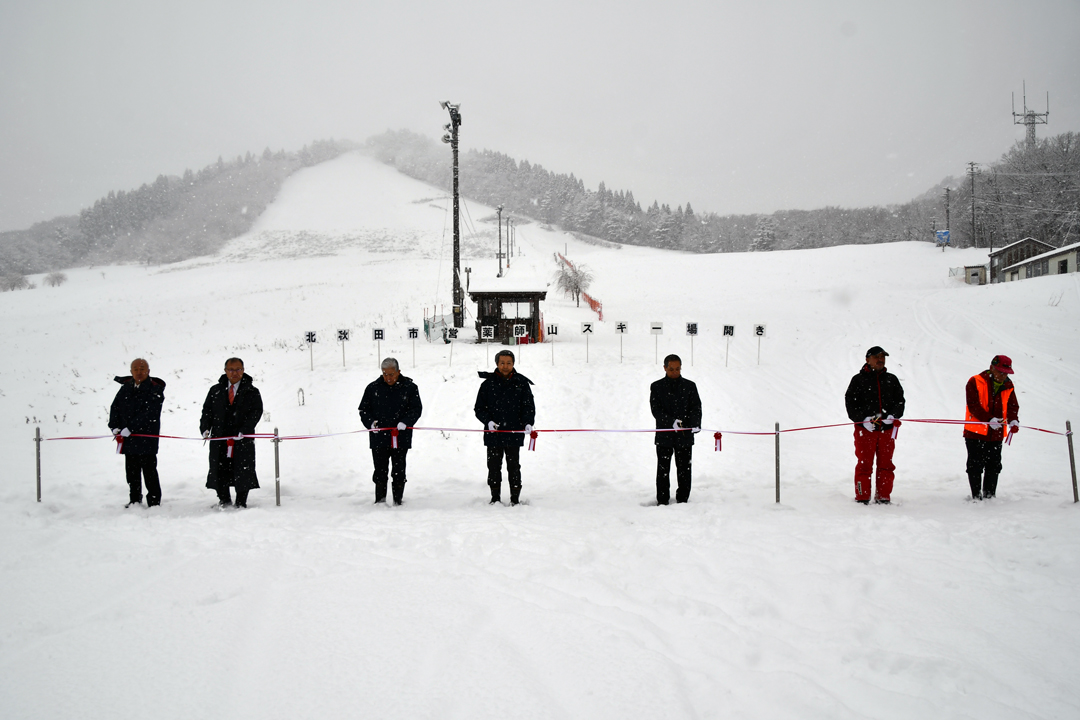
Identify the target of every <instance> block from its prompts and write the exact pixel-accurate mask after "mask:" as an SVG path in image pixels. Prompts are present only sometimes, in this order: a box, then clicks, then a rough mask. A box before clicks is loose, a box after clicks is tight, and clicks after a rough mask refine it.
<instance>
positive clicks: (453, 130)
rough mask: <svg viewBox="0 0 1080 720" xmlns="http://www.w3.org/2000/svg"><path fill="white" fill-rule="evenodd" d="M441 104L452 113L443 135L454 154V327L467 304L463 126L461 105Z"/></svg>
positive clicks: (459, 322)
mask: <svg viewBox="0 0 1080 720" xmlns="http://www.w3.org/2000/svg"><path fill="white" fill-rule="evenodd" d="M439 106H440V107H442V108H443V109H444V110H446V111H447V112H448V113H450V122H449V123H447V124H446V125H444V126H443V127H444V129H445V130H446V131H447V132H446V134H445V135H443V137H442V140H443V142H444V143H449V144H450V149H451V150H452V151H453V154H454V327H456V328H459V327H464V322H463V314H464V313H463V312H462V308H463V306H464V305H465V293H463V292H462V291H461V223H460V215H459V213H458V127H460V126H461V112H460V108H461V105H460V104H459V105H455V104H453V103H451V102H449V101H448V100H444V101H442V102H440V103H439Z"/></svg>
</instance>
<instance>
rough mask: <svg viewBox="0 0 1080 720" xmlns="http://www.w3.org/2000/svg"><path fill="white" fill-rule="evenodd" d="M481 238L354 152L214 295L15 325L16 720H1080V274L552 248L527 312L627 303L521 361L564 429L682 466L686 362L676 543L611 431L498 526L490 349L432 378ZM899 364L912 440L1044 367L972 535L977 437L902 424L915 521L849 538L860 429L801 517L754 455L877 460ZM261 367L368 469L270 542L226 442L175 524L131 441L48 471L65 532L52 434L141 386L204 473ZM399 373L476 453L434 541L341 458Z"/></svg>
mask: <svg viewBox="0 0 1080 720" xmlns="http://www.w3.org/2000/svg"><path fill="white" fill-rule="evenodd" d="M449 216H450V213H449V201H448V198H447V197H446V196H445V194H444V193H443V192H441V191H439V190H437V189H434V188H432V187H430V186H428V185H425V184H423V183H420V182H418V181H416V180H412V179H409V178H407V177H405V176H403V175H401V174H399V173H398V172H396V171H394V170H393V169H392V168H390V167H388V166H386V165H384V164H381V163H378V162H377V161H375V160H374V159H372V158H370V157H366V156H364V155H360V154H355V153H353V154H348V155H345V156H342V157H340V158H338V159H336V160H333V161H330V162H327V163H323V164H320V165H317V166H314V167H310V168H305V169H303V170H300V171H298V172H296V173H295V174H293V175H292V176H290V177H289V178H288V179H287V180H286V181H285V182H284V183H283V185H282V187H281V190H280V192H279V194H278V195H277V196H276V199H275V200H274V201H273V202H272V203H271V204H270V205H269V206H268V207H267V209H266V211H265V212H264V213H263V214H262V216H261V217H260V218H259V220H258V221H257V222H256V223H255V224H254V225H253V227H252V228H251V230H250V231H249V232H247V233H246V234H245V235H243V236H242V237H240V238H238V239H236V240H234V241H232V242H229V243H227V244H226V245H225V247H224V248H223V249H222V250H221V252H219V253H218V254H217V255H215V256H212V257H205V258H195V259H191V260H187V261H183V262H179V263H175V264H172V265H169V266H166V267H153V266H138V265H119V266H101V267H96V268H93V269H87V268H83V269H76V270H70V271H68V276H69V280H68V282H67V283H65V284H64V285H62V286H60V287H55V288H45V287H42V288H40V289H38V290H35V291H34V292H32V293H30V292H15V293H3V294H0V331H2V333H3V336H4V337H5V338H7V348H8V350H7V352H6V353H5V355H4V359H3V360H2V361H0V363H2V364H0V368H2V373H0V378H2V382H0V398H2V401H3V404H4V408H5V410H6V412H4V413H3V414H0V437H2V438H3V439H2V440H0V451H2V453H3V457H4V458H6V462H5V464H4V467H3V471H2V474H0V548H2V549H0V571H2V577H3V578H4V582H3V583H0V606H2V607H4V608H5V612H4V613H2V614H0V670H2V672H0V707H3V708H5V710H4V713H5V714H6V715H10V716H11V717H19V718H56V717H81V718H97V717H102V718H105V717H108V718H110V720H117V719H118V718H145V717H154V718H160V719H165V718H191V717H232V718H260V720H265V719H267V718H295V717H372V718H374V717H380V718H417V717H445V718H458V717H460V718H466V717H467V718H473V719H479V720H483V719H485V718H502V717H508V716H510V717H518V716H526V715H527V716H531V717H540V718H568V717H580V718H607V717H611V718H649V719H653V718H664V717H672V718H676V717H677V718H685V717H760V718H777V717H791V718H800V719H806V718H821V719H823V720H824V719H828V720H837V719H842V718H852V719H854V718H867V717H874V718H927V717H969V716H970V717H979V718H1002V719H1005V718H1008V719H1010V720H1011V719H1013V718H1045V717H1072V716H1075V715H1076V714H1077V713H1078V712H1080V702H1078V700H1077V695H1076V693H1075V692H1074V691H1073V690H1072V672H1073V668H1075V667H1077V666H1078V665H1080V650H1078V649H1077V648H1078V647H1080V612H1078V611H1077V610H1076V607H1075V606H1076V603H1075V598H1076V597H1077V595H1078V593H1080V515H1078V511H1077V506H1075V505H1074V504H1073V503H1072V488H1071V484H1070V483H1071V481H1070V477H1069V470H1068V454H1067V450H1066V444H1065V439H1064V438H1063V437H1062V436H1060V435H1052V434H1049V433H1042V432H1037V431H1035V430H1033V429H1032V428H1044V429H1048V430H1052V431H1055V432H1061V431H1063V430H1064V424H1065V421H1066V419H1070V418H1071V419H1072V420H1073V421H1074V423H1075V422H1080V402H1078V394H1080V275H1077V274H1073V275H1060V276H1051V277H1044V278H1038V279H1034V280H1030V281H1023V282H1018V283H1008V284H1002V285H995V286H986V287H971V286H966V285H964V284H962V283H959V282H958V281H956V280H955V279H951V278H949V275H948V270H949V268H950V267H953V266H957V265H964V264H975V263H980V262H984V261H985V257H986V253H985V251H979V250H952V249H950V250H948V251H946V252H942V251H941V250H939V249H935V248H934V247H933V246H932V245H930V244H928V243H915V242H911V243H891V244H887V245H877V246H846V247H835V248H827V249H819V250H800V251H776V252H771V253H744V254H714V255H696V254H690V253H685V252H677V251H665V250H658V249H655V248H644V247H632V246H624V247H621V248H610V247H601V246H598V245H593V244H586V243H584V242H581V241H578V240H576V239H575V238H574V237H572V236H570V235H568V234H566V233H562V232H558V231H554V230H546V229H544V228H543V227H540V226H538V225H536V224H526V223H522V224H520V225H519V226H518V232H517V235H518V243H519V248H520V249H521V251H522V255H520V256H518V257H515V258H513V259H512V262H511V266H510V269H509V270H508V271H507V277H508V278H511V279H514V278H525V277H530V278H533V279H539V280H545V279H548V280H549V279H550V277H551V275H552V274H553V273H554V271H555V269H556V265H555V263H554V260H553V253H555V252H565V253H566V254H567V256H568V257H569V258H570V259H571V260H573V261H575V262H583V263H586V264H587V265H588V266H589V267H591V268H592V270H593V272H594V273H595V275H596V280H595V282H594V285H593V287H592V288H591V289H590V294H593V295H595V296H596V297H598V298H600V299H601V300H602V301H603V303H604V315H605V321H604V322H603V323H598V324H597V334H596V335H595V336H594V337H592V338H591V339H590V340H589V346H588V350H587V352H588V355H587V356H586V345H585V342H584V340H583V339H582V337H581V336H580V334H579V332H578V328H579V324H580V323H581V322H582V321H587V320H588V321H595V320H596V316H595V314H593V313H592V311H590V310H588V309H587V308H584V307H582V308H576V307H575V306H574V305H573V303H572V302H571V301H570V300H569V299H567V298H561V297H558V296H556V295H555V293H550V294H549V295H548V299H547V301H546V302H545V303H544V304H543V306H542V308H543V311H544V319H545V321H546V322H547V323H557V324H558V325H559V327H560V330H559V335H558V336H557V339H556V340H555V341H554V342H553V343H544V344H542V345H531V346H522V347H518V348H515V351H516V352H517V353H518V360H519V362H518V366H517V368H518V370H520V371H521V372H522V373H523V374H525V375H527V376H528V377H529V378H530V379H532V380H533V381H534V382H535V386H534V388H533V390H534V393H535V395H536V399H537V408H538V410H537V427H538V428H540V429H545V430H550V429H604V430H629V429H647V428H650V427H652V418H651V416H650V414H649V409H648V383H650V382H651V381H653V380H655V379H657V378H659V377H660V375H661V374H662V371H661V369H660V363H659V362H658V358H663V356H664V355H665V354H667V353H669V352H675V353H678V354H680V355H681V356H682V357H683V360H684V364H685V367H684V374H685V376H686V377H688V378H690V379H692V380H694V381H695V382H697V384H698V387H699V389H700V392H701V396H702V398H703V402H704V406H705V413H704V420H703V426H704V427H705V428H706V430H705V432H703V433H702V434H701V435H700V436H699V440H698V443H697V445H696V447H695V461H696V462H695V463H694V491H693V495H692V496H691V501H690V503H688V504H686V505H681V506H670V507H665V508H658V507H655V506H651V507H650V506H649V505H648V501H649V499H650V498H651V497H652V496H653V490H654V488H653V473H654V465H655V454H654V450H653V447H652V444H651V437H650V434H648V433H617V432H609V433H608V432H605V433H542V434H541V435H540V437H539V439H538V442H537V447H536V451H535V452H526V453H523V458H522V460H523V461H522V465H523V475H524V490H523V498H524V499H525V500H526V501H527V504H525V505H522V506H518V507H514V508H511V507H503V506H495V507H490V506H488V505H487V497H486V495H487V488H486V486H485V485H484V472H485V469H484V454H483V448H482V445H481V439H480V437H479V436H478V435H477V434H476V433H475V432H469V433H466V432H457V431H456V430H453V429H471V430H478V429H479V424H478V423H477V421H476V420H475V418H473V416H472V405H473V401H474V399H475V394H476V389H477V386H478V382H479V381H478V378H477V375H476V372H477V371H478V370H484V369H489V368H490V366H491V357H492V355H493V354H494V351H495V348H493V347H491V346H488V345H478V344H474V343H470V342H459V343H456V344H454V345H452V346H450V345H444V344H442V343H441V342H436V343H428V342H426V341H425V340H424V339H422V338H421V339H420V340H417V341H416V342H415V343H413V342H412V341H410V340H408V339H407V329H408V328H409V327H423V319H424V316H425V314H426V313H427V314H430V312H431V310H432V308H435V307H440V306H443V305H444V304H446V311H447V312H448V311H449V307H448V303H449V297H450V271H451V250H450V237H451V232H450V219H449ZM462 216H463V218H465V222H466V231H465V237H464V243H463V247H464V249H463V261H462V264H463V265H464V266H468V267H471V268H472V269H473V273H472V278H473V279H474V280H476V279H477V278H481V277H484V276H487V277H489V278H490V276H492V275H494V274H495V272H496V260H495V258H494V256H493V255H494V249H495V231H496V228H495V225H494V223H493V222H492V221H491V219H490V218H492V217H494V215H493V210H492V209H491V208H489V207H484V206H480V205H477V204H475V203H471V202H467V203H466V204H465V207H464V208H463V211H462ZM34 280H35V281H37V282H38V283H39V285H40V278H34ZM470 312H472V311H471V309H470ZM620 321H622V322H626V323H628V325H629V328H630V332H629V334H628V335H626V336H624V337H623V338H622V340H621V341H620V338H619V336H618V335H617V334H616V333H615V330H614V325H615V323H617V322H620ZM655 321H660V322H663V323H664V334H663V335H660V336H654V335H651V334H650V333H649V324H650V323H651V322H655ZM687 322H697V323H698V326H699V333H700V334H699V335H698V336H697V337H696V339H695V340H694V344H693V348H692V349H691V345H690V340H689V338H688V337H687V336H686V335H685V334H684V325H685V323H687ZM755 324H764V325H765V326H766V327H767V332H766V335H765V337H764V339H763V340H761V342H760V346H759V344H758V342H757V341H756V340H755V339H753V338H752V336H751V332H750V329H751V326H752V325H755ZM724 325H733V326H734V327H735V335H734V337H733V338H731V340H730V344H729V342H728V340H727V339H725V337H724V336H723V334H722V328H723V326H724ZM342 328H348V329H350V330H351V331H352V337H351V340H350V341H349V342H348V343H346V344H345V347H344V353H345V364H344V366H343V362H342V349H343V348H342V346H341V345H340V344H339V343H336V342H334V341H333V339H334V337H335V334H336V330H338V329H342ZM373 328H383V329H385V331H386V334H387V340H386V341H384V342H382V343H381V345H378V346H377V345H376V343H375V342H373V341H372V340H371V330H372V329H373ZM308 331H316V332H317V333H318V338H319V342H318V343H316V345H315V346H314V347H313V348H312V349H311V352H310V354H309V349H308V347H307V346H305V345H304V343H303V338H304V334H305V333H306V332H308ZM874 344H880V345H882V346H884V347H885V348H886V349H887V350H888V351H889V352H890V353H891V355H890V357H889V367H890V370H891V371H892V372H894V373H896V374H897V375H898V377H899V378H900V380H901V382H902V383H903V384H904V387H905V390H906V393H907V397H908V411H907V416H906V419H907V420H913V419H924V418H957V417H960V416H961V415H962V411H963V386H964V383H965V382H966V380H967V378H968V377H969V376H970V375H972V374H973V373H975V372H978V371H980V370H982V369H985V367H986V365H987V363H988V361H989V359H990V358H991V357H992V356H993V355H995V354H997V353H1006V354H1009V355H1011V356H1012V358H1013V360H1014V365H1015V367H1016V371H1017V373H1016V376H1015V381H1016V386H1017V395H1018V398H1019V402H1020V418H1021V422H1022V423H1023V424H1024V425H1025V426H1027V429H1025V430H1023V431H1022V432H1021V433H1020V434H1018V435H1017V437H1016V439H1015V441H1014V442H1013V443H1012V445H1011V446H1009V447H1007V448H1005V453H1004V455H1005V459H1004V463H1005V469H1004V472H1003V473H1002V477H1001V484H1000V486H999V492H998V498H997V499H996V500H995V501H993V502H988V503H982V504H976V503H971V502H969V501H968V500H967V499H966V492H967V491H966V479H965V477H964V446H963V441H962V439H961V433H960V430H959V428H957V427H954V426H948V425H936V424H920V423H916V422H905V423H904V425H903V428H902V431H901V433H900V438H899V440H898V445H897V452H896V465H897V468H898V469H897V481H896V489H895V491H894V494H893V498H894V500H895V501H896V504H894V505H893V506H889V507H882V506H870V507H864V506H862V505H858V504H856V503H855V502H853V488H852V479H851V477H852V469H853V467H854V457H853V453H852V440H851V431H850V429H849V428H848V427H836V428H829V429H821V430H807V431H801V432H792V433H788V434H784V435H783V436H782V438H781V447H782V464H781V476H782V498H781V499H782V502H780V503H779V504H777V503H775V502H774V472H775V461H774V455H773V447H774V438H773V436H772V435H765V436H755V435H743V434H740V433H743V432H764V433H770V432H771V431H772V429H773V424H774V423H777V422H778V423H780V425H781V427H783V428H797V427H807V426H815V425H826V424H832V423H843V422H845V420H846V418H845V417H844V406H843V393H844V389H845V388H846V386H847V383H848V380H849V379H850V377H851V375H852V374H854V373H855V372H856V371H857V370H858V369H859V367H860V366H861V363H862V360H863V356H864V353H865V350H866V348H867V347H869V346H870V345H874ZM759 352H760V360H759ZM414 353H415V356H414ZM234 354H235V355H239V356H240V357H242V358H243V359H244V360H245V363H246V369H247V372H248V373H249V374H250V375H251V376H252V377H253V378H254V380H255V384H256V385H257V386H258V387H259V388H260V389H261V391H262V394H263V398H264V402H265V406H266V407H265V410H266V416H265V419H264V421H263V422H262V423H261V424H260V426H259V429H260V431H267V432H272V430H273V428H275V427H277V428H280V430H281V432H282V433H283V434H285V435H308V434H325V435H332V434H333V435H334V436H332V437H319V438H315V439H310V440H290V441H285V442H283V443H282V445H281V447H280V468H281V495H282V499H281V506H280V507H277V506H276V505H275V503H274V467H275V466H274V455H273V448H272V445H271V444H270V443H269V442H267V441H264V442H262V444H260V445H259V449H258V452H259V455H258V463H259V464H258V470H259V475H260V479H261V482H262V489H261V490H258V491H255V492H253V493H252V497H251V499H250V500H249V505H250V508H249V509H248V510H246V511H235V512H234V511H227V512H217V511H214V510H213V509H212V505H213V503H214V495H213V493H212V492H211V491H209V490H206V489H205V488H204V487H203V483H204V481H205V474H206V450H205V448H204V447H203V443H202V442H201V441H196V440H163V441H162V448H161V453H160V469H161V474H162V485H163V489H164V499H163V504H162V506H161V507H159V508H155V509H147V508H140V509H134V510H125V509H123V503H124V502H125V500H126V487H125V485H124V482H123V470H122V466H123V463H122V460H121V459H120V458H119V457H118V456H117V455H115V454H114V452H113V447H112V442H111V441H110V440H108V439H96V440H59V439H57V440H48V441H46V442H44V443H43V444H42V447H41V456H42V472H43V496H44V497H43V501H42V502H41V503H40V504H39V503H37V502H35V490H34V477H35V465H34V445H33V442H32V440H31V437H32V435H33V432H34V427H40V429H41V432H42V434H43V435H44V436H46V437H48V438H59V437H69V436H93V435H100V434H102V433H106V432H107V427H106V421H107V415H108V406H109V403H110V402H111V400H112V398H113V395H114V394H115V391H116V388H117V387H118V386H117V385H116V384H115V383H113V382H112V377H113V376H114V375H125V374H127V372H128V369H127V368H128V363H129V362H130V360H131V359H132V358H133V357H136V356H143V357H145V358H147V359H148V361H149V364H150V370H151V374H152V375H155V376H158V377H161V378H163V379H164V380H165V381H166V382H167V383H168V387H167V389H166V398H167V401H166V412H165V413H164V415H163V422H162V425H163V427H162V432H163V434H165V435H177V436H183V437H187V438H191V437H194V436H196V435H197V427H198V416H199V409H200V407H201V404H202V401H203V398H204V397H205V394H206V390H207V388H208V387H209V385H210V384H211V383H212V382H214V381H216V379H217V378H218V376H219V375H220V373H221V368H222V364H223V361H224V359H225V358H226V357H229V356H230V355H234ZM387 355H393V356H396V357H397V358H398V359H399V360H400V361H401V364H402V369H403V372H404V374H405V375H407V376H409V377H412V378H413V379H414V380H415V381H416V383H417V385H418V386H419V389H420V392H421V395H422V397H423V401H424V415H423V417H422V418H421V420H420V426H422V427H428V428H441V430H426V431H418V432H417V437H416V439H415V443H414V449H413V450H412V451H411V453H410V455H409V483H408V486H407V489H406V494H405V499H406V502H405V505H404V506H402V507H399V508H394V507H386V506H373V505H372V504H371V500H372V485H371V481H370V471H371V464H370V463H371V460H370V454H369V452H368V450H367V445H366V437H365V436H364V435H361V434H347V435H336V434H337V433H348V432H350V431H356V430H359V429H360V428H359V420H358V418H357V413H356V407H357V405H358V403H359V400H360V397H361V395H362V392H363V388H364V386H365V385H366V384H367V383H368V382H371V381H372V380H374V379H376V377H377V375H378V370H377V363H378V360H379V358H380V356H387ZM414 358H415V359H414ZM312 362H313V364H314V371H312V370H311V369H309V368H310V363H312ZM717 430H720V431H722V432H723V440H722V444H723V450H722V451H721V452H715V451H714V450H713V447H712V445H713V443H712V439H711V433H712V432H714V431H717ZM131 674H135V676H136V677H135V679H133V680H130V681H129V680H128V679H127V678H128V676H129V675H131Z"/></svg>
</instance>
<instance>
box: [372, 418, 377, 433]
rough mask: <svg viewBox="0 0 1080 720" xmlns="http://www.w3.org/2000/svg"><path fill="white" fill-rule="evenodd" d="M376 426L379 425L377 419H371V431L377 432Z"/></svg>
mask: <svg viewBox="0 0 1080 720" xmlns="http://www.w3.org/2000/svg"><path fill="white" fill-rule="evenodd" d="M377 427H379V421H378V420H373V421H372V423H371V432H379V431H378V430H376V429H375V428H377Z"/></svg>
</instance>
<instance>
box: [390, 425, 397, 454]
mask: <svg viewBox="0 0 1080 720" xmlns="http://www.w3.org/2000/svg"><path fill="white" fill-rule="evenodd" d="M397 436H398V429H397V428H396V427H395V428H390V447H392V448H393V449H395V450H397Z"/></svg>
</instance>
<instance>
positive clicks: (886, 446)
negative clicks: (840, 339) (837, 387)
mask: <svg viewBox="0 0 1080 720" xmlns="http://www.w3.org/2000/svg"><path fill="white" fill-rule="evenodd" d="M888 355H889V353H887V352H885V350H883V349H882V348H881V346H879V345H875V346H874V347H872V348H870V349H869V350H867V351H866V364H865V365H863V367H862V370H860V371H859V372H858V374H856V375H855V377H853V378H851V382H850V383H849V384H848V389H847V392H846V393H845V394H844V401H845V404H846V405H847V414H848V417H849V418H850V419H851V421H852V422H853V423H855V457H856V459H857V460H858V462H857V464H856V465H855V499H856V500H858V501H859V502H861V503H862V504H863V505H869V504H870V474H871V471H872V470H873V468H874V460H875V458H876V459H877V475H876V476H875V478H874V502H875V503H878V504H883V505H888V504H889V503H890V502H891V496H892V488H893V471H894V470H895V469H896V468H895V466H894V465H893V461H892V455H893V448H894V447H895V445H896V430H897V429H898V426H899V424H900V423H899V422H897V421H898V420H899V419H900V418H901V417H903V416H904V388H903V387H901V386H900V381H899V380H898V379H897V378H896V376H895V375H893V374H892V373H890V372H889V371H888V370H886V369H885V358H886V357H887V356H888Z"/></svg>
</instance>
